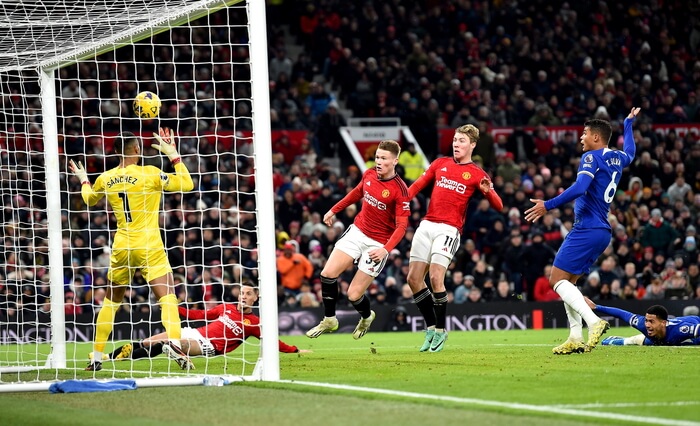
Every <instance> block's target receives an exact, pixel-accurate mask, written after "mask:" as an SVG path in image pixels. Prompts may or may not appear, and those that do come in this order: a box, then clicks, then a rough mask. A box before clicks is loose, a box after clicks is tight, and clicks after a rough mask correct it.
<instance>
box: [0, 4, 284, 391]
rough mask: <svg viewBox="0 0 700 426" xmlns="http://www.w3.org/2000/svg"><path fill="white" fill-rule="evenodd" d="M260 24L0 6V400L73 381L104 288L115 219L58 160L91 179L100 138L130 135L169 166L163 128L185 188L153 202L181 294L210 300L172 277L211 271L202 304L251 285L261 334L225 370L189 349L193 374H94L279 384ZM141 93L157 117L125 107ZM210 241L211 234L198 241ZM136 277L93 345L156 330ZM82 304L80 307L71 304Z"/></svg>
mask: <svg viewBox="0 0 700 426" xmlns="http://www.w3.org/2000/svg"><path fill="white" fill-rule="evenodd" d="M266 34H267V33H266V22H265V3H264V2H260V1H243V0H198V1H190V0H135V1H130V2H121V3H120V2H116V3H115V2H111V1H109V2H108V1H106V0H101V1H86V0H77V1H74V2H70V3H65V2H56V1H55V0H42V1H36V2H26V1H20V0H8V1H3V4H2V5H1V6H0V43H1V44H2V46H3V50H2V52H0V182H3V184H2V185H0V191H1V193H0V202H1V203H2V208H3V211H4V216H3V219H4V221H3V226H4V232H3V238H4V240H3V243H4V255H3V256H2V257H0V280H1V281H2V282H3V284H5V287H4V293H3V294H2V297H0V392H3V391H5V392H7V391H28V390H45V389H48V387H49V386H50V385H51V383H55V382H57V381H61V380H67V379H82V378H88V375H87V374H86V372H84V371H82V370H83V369H84V367H85V365H86V364H87V361H88V358H87V356H88V352H90V351H92V345H91V343H90V342H91V341H92V339H93V337H94V317H93V313H92V310H93V309H95V311H96V310H97V309H99V301H100V300H101V297H103V295H102V292H103V291H104V283H103V282H101V281H100V280H103V278H102V277H103V276H104V272H105V271H106V267H107V265H108V260H106V259H108V258H109V250H110V243H111V238H112V232H113V231H114V224H113V223H110V220H105V218H108V217H110V212H109V208H108V207H107V205H106V204H105V203H104V202H101V203H98V204H97V205H96V206H94V207H87V206H86V205H85V204H84V203H83V202H82V200H81V197H80V184H79V183H78V182H76V180H75V179H76V178H75V177H74V176H73V175H72V174H71V173H70V172H68V167H67V165H68V162H69V160H76V161H82V162H83V164H85V165H86V167H87V170H88V173H89V174H90V178H91V179H92V181H93V182H94V179H95V177H96V176H97V173H98V172H102V171H104V170H106V169H108V168H111V167H114V166H115V165H116V163H115V162H118V160H116V156H115V155H114V154H113V152H112V150H111V146H112V143H113V140H114V136H116V135H117V134H118V133H120V132H122V131H126V130H128V131H132V132H134V133H136V134H137V135H139V136H141V137H142V138H143V142H144V143H143V150H144V158H145V162H146V163H147V164H152V165H155V166H157V167H159V168H161V169H163V170H164V171H170V170H168V169H167V168H168V167H170V165H169V163H168V162H167V161H163V158H162V156H161V155H159V153H158V152H156V151H154V150H151V149H150V148H149V146H150V143H151V142H150V135H151V134H152V133H153V132H154V131H156V132H157V131H158V128H159V127H170V128H173V129H174V131H175V132H176V134H177V138H178V144H179V149H180V153H181V154H182V161H183V162H185V163H186V164H187V165H188V168H189V170H190V173H191V174H192V177H193V179H194V180H195V184H196V186H195V191H194V192H192V193H188V194H166V195H164V196H163V199H162V202H161V212H162V214H161V222H162V223H161V226H162V227H164V228H165V230H164V232H163V234H164V242H165V247H166V250H167V251H168V252H169V254H170V255H171V256H169V257H170V262H171V265H172V267H173V269H174V271H175V272H176V274H177V275H176V276H178V277H180V278H181V280H180V281H184V282H183V283H182V284H181V285H180V287H179V288H180V289H183V293H181V294H184V295H185V297H190V296H191V295H195V299H196V297H198V296H196V295H197V294H198V292H200V291H201V292H203V293H206V294H207V298H209V297H210V296H212V295H211V294H210V293H211V286H209V284H208V283H206V282H204V283H202V282H197V281H195V280H188V278H190V277H189V276H188V270H189V269H191V270H196V271H198V274H199V275H204V274H203V273H202V271H204V270H207V271H208V273H209V272H210V273H212V274H213V275H214V279H215V280H219V281H220V282H218V283H217V285H218V287H217V288H220V294H214V295H213V296H214V297H215V298H219V299H224V298H228V297H229V296H228V294H227V293H226V292H227V291H232V287H234V286H233V283H238V282H240V280H241V279H242V277H250V278H253V282H254V283H256V284H257V285H258V286H259V290H260V302H259V307H258V308H256V309H258V310H259V312H256V313H258V314H259V316H260V318H261V325H260V326H261V329H262V330H263V334H264V336H265V337H266V339H262V340H261V341H258V340H256V339H249V340H246V341H245V342H244V343H243V344H242V345H241V347H240V348H239V349H237V350H236V351H234V352H230V353H228V354H226V355H223V356H222V357H223V359H224V363H223V365H224V370H221V369H220V368H219V366H220V363H218V364H217V363H212V362H210V361H209V360H208V359H206V358H195V359H194V362H195V365H196V366H197V369H196V370H194V371H191V372H183V371H180V370H179V369H178V368H177V365H176V364H175V363H173V362H171V363H168V361H167V359H166V358H165V357H164V356H161V357H158V358H154V359H151V360H146V361H133V362H132V361H120V363H117V362H115V363H114V365H112V363H111V362H109V361H108V362H106V363H105V364H104V369H103V370H102V371H101V372H98V373H96V374H95V375H94V377H95V378H98V379H124V378H133V379H135V380H137V381H138V383H139V386H165V385H192V384H200V383H201V382H202V377H204V375H212V374H214V375H225V376H227V377H228V379H229V381H230V382H233V381H236V380H242V379H246V380H278V379H279V352H278V346H277V340H278V337H277V336H278V329H277V297H276V294H277V288H276V276H275V273H274V266H272V265H273V263H272V262H274V259H275V236H274V207H273V202H274V200H273V196H272V166H271V164H272V161H271V156H272V153H271V146H270V122H269V99H268V96H269V95H268V93H269V89H268V79H267V74H268V70H267V35H266ZM253 75H254V76H255V78H252V76H253ZM142 91H152V92H153V93H155V94H157V96H158V97H159V98H160V100H161V101H162V108H161V109H160V110H159V111H158V116H157V117H155V118H150V115H149V117H148V118H144V119H142V118H140V117H137V116H136V115H135V114H134V113H133V111H132V104H133V99H134V97H135V96H136V94H137V93H139V92H142ZM154 111H155V109H154ZM166 160H167V158H166ZM251 182H254V186H252V185H251V184H250V183H251ZM244 220H246V221H247V222H246V225H244V224H243V222H244ZM251 223H252V225H250V224H251ZM249 225H250V226H249ZM207 230H209V231H207ZM209 233H213V234H214V237H213V240H208V239H207V240H206V241H204V239H205V238H209V237H208V235H209ZM205 234H206V235H207V236H204V235H205ZM212 241H213V243H212ZM253 252H257V253H258V256H259V257H258V258H259V259H260V260H259V261H258V263H256V262H255V261H254V257H252V256H251V253H253ZM212 256H213V257H212ZM251 258H252V259H253V261H252V262H253V263H251ZM218 273H221V275H222V276H220V277H217V274H218ZM138 277H139V276H138V275H137V278H136V279H135V281H134V283H133V284H134V285H133V286H132V288H133V289H134V292H133V293H130V294H129V297H128V303H124V304H123V306H126V307H127V308H125V309H123V310H122V312H120V313H118V314H117V319H116V322H115V328H114V331H113V333H112V337H110V341H109V343H108V345H107V348H106V350H107V351H109V350H111V348H113V347H115V346H117V345H118V344H119V343H118V341H121V342H123V341H127V340H139V339H142V338H145V337H148V336H149V335H152V334H156V333H157V332H159V331H162V326H161V323H160V316H159V313H158V305H157V303H156V302H155V301H154V299H153V296H152V294H151V295H149V292H148V287H147V286H145V285H142V282H141V281H140V279H139V278H138ZM140 283H141V284H140ZM88 293H89V294H90V295H89V296H86V294H88ZM81 297H82V298H84V299H89V301H90V302H89V303H83V304H80V302H78V301H77V299H78V298H81ZM202 297H204V296H202ZM74 299H76V303H77V306H75V307H74V305H73V303H72V301H73V300H74ZM93 300H96V301H97V302H98V304H95V305H93V304H92V301H93ZM210 303H213V302H210ZM80 310H82V311H83V313H82V314H81V313H80V312H79V311H80ZM184 325H187V324H183V326H184ZM159 358H160V359H159ZM214 365H216V367H214ZM217 368H219V370H221V371H218V370H217ZM89 378H92V376H91V377H89Z"/></svg>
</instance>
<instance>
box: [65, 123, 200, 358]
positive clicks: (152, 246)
mask: <svg viewBox="0 0 700 426" xmlns="http://www.w3.org/2000/svg"><path fill="white" fill-rule="evenodd" d="M159 133H160V134H155V133H154V134H153V137H154V138H155V140H156V141H157V142H158V143H155V144H152V145H151V146H152V147H153V148H155V149H157V150H158V151H160V152H162V153H163V154H165V155H167V156H168V158H169V159H170V161H171V162H172V163H173V166H175V173H165V172H163V171H161V170H160V169H159V168H157V167H154V166H140V165H139V160H140V159H141V150H142V148H141V143H140V141H139V138H137V137H136V136H135V135H134V134H133V133H131V132H122V133H120V134H119V136H117V138H116V140H115V144H114V149H115V151H116V152H117V154H119V155H120V156H121V158H120V162H119V166H118V167H115V168H114V169H111V170H107V171H105V172H104V173H102V174H101V175H100V176H98V177H97V180H95V185H94V186H93V185H91V184H90V180H89V179H88V176H87V172H86V171H85V168H84V167H83V165H82V163H80V162H78V164H77V165H76V164H75V163H74V162H73V161H72V160H71V161H70V164H69V168H70V170H71V172H73V173H74V174H75V175H76V176H77V177H78V178H79V179H80V183H81V185H82V187H81V195H82V197H83V201H85V203H86V204H87V205H89V206H94V205H95V204H97V202H98V201H100V200H101V199H102V197H105V196H106V197H107V201H108V202H109V205H110V207H111V208H112V211H113V212H114V216H115V217H116V219H117V232H116V234H115V236H114V242H113V244H112V253H111V256H110V265H109V271H108V272H107V280H108V283H109V286H108V288H107V294H106V296H105V299H104V303H103V305H102V309H100V312H99V314H98V315H97V324H96V327H95V343H94V344H93V351H94V352H93V358H92V360H91V361H90V363H89V364H88V366H87V367H86V368H85V370H87V371H99V370H101V369H102V362H101V360H102V354H103V353H104V349H105V345H106V343H107V339H108V337H109V335H110V333H111V332H112V329H113V327H114V316H115V314H116V312H117V310H118V309H119V305H120V304H121V301H122V299H123V298H124V293H125V291H126V288H127V285H129V284H130V283H131V280H132V278H133V276H134V272H135V271H136V269H140V270H141V273H142V275H143V277H144V278H145V279H146V281H148V283H149V285H150V287H151V289H152V290H153V294H155V295H156V297H157V298H158V302H159V303H160V308H161V320H162V322H163V326H164V327H165V331H166V333H167V335H168V339H169V341H170V343H168V344H166V345H167V346H168V348H167V351H166V349H165V347H164V352H166V353H168V354H170V353H173V354H174V355H175V354H177V356H178V357H182V356H186V355H185V354H184V353H182V350H181V349H180V337H181V336H180V333H181V331H180V317H179V314H178V310H177V298H176V296H175V290H174V288H175V286H174V281H173V272H172V268H171V267H170V263H169V262H168V258H167V256H166V254H165V247H164V246H163V241H162V240H161V236H160V226H159V216H160V202H161V196H162V192H163V191H168V192H187V191H191V190H192V188H194V183H193V182H192V178H191V177H190V172H189V171H188V170H187V167H186V166H185V165H184V164H183V163H182V161H181V159H180V154H178V152H177V148H176V146H175V140H174V139H175V135H174V133H173V131H172V130H169V129H167V128H166V129H163V128H161V129H159Z"/></svg>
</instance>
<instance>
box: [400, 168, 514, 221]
mask: <svg viewBox="0 0 700 426" xmlns="http://www.w3.org/2000/svg"><path fill="white" fill-rule="evenodd" d="M484 177H486V178H489V180H490V179H491V178H490V177H489V176H488V175H487V174H486V172H485V171H483V170H482V169H481V167H479V166H477V165H476V164H474V163H466V164H459V163H456V162H455V160H454V158H452V157H441V158H438V159H436V160H435V161H433V162H432V163H431V164H430V167H428V170H426V171H425V173H423V175H422V176H421V177H419V178H418V179H417V180H416V181H415V182H414V183H413V185H411V188H410V193H411V195H415V194H417V193H418V192H420V191H421V190H422V189H423V188H425V187H426V186H428V184H430V183H431V182H434V183H433V193H432V195H431V196H430V204H429V205H428V213H427V214H426V215H425V217H424V218H423V219H425V220H429V221H431V222H435V223H445V224H448V225H450V226H454V227H455V228H457V229H458V230H459V232H460V233H461V232H462V228H463V226H464V219H465V215H466V211H467V206H468V205H469V199H470V198H471V196H472V194H474V191H480V189H479V182H481V179H483V178H484ZM486 198H487V199H488V200H489V202H490V203H491V206H492V207H493V208H494V209H496V211H500V210H501V209H503V202H502V201H501V198H500V197H499V196H498V194H496V192H495V191H494V190H493V188H492V189H491V190H490V191H489V193H488V194H486Z"/></svg>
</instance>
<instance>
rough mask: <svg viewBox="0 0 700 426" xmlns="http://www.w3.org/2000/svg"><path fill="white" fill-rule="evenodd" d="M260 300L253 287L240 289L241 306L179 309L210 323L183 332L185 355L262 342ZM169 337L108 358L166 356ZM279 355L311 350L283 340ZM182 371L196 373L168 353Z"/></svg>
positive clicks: (118, 351) (121, 350) (162, 336)
mask: <svg viewBox="0 0 700 426" xmlns="http://www.w3.org/2000/svg"><path fill="white" fill-rule="evenodd" d="M257 300H258V289H257V288H255V287H253V286H252V285H251V284H247V283H245V284H243V285H242V286H241V294H240V296H239V299H238V306H236V305H235V304H230V303H222V304H220V305H218V306H216V307H214V308H212V309H208V310H206V311H205V310H201V309H186V308H184V307H179V308H178V310H179V311H180V315H182V316H183V317H185V318H188V319H194V320H208V321H209V322H208V323H207V324H206V325H204V326H202V327H199V328H190V327H183V328H182V338H181V339H180V343H181V346H182V350H183V352H185V354H187V355H189V356H197V355H204V356H214V355H223V354H225V353H228V352H231V351H232V350H234V349H236V348H237V347H239V346H240V345H241V344H242V343H243V341H244V340H245V339H247V338H248V337H250V336H253V337H256V338H258V339H260V318H259V317H258V316H257V315H255V314H254V313H253V305H255V302H257ZM167 342H168V336H167V335H166V334H165V333H160V334H156V335H155V336H151V337H149V338H146V339H143V340H142V341H140V342H132V343H127V344H125V345H123V346H120V347H119V348H117V349H116V350H115V351H114V352H112V353H111V354H110V355H109V357H108V358H106V359H113V360H120V359H139V358H152V357H155V356H158V355H159V354H161V353H164V352H165V353H167V350H168V347H169V346H168V345H164V343H167ZM279 350H280V352H285V353H310V352H311V351H309V350H304V349H301V350H300V349H299V348H297V347H296V346H291V345H288V344H286V343H284V342H283V341H281V340H280V342H279ZM168 356H169V357H171V358H172V359H174V360H175V361H176V362H177V363H178V365H179V366H180V368H182V369H183V370H192V369H194V364H193V363H192V362H191V361H190V360H189V358H188V357H187V356H181V357H176V356H175V355H174V354H171V353H168Z"/></svg>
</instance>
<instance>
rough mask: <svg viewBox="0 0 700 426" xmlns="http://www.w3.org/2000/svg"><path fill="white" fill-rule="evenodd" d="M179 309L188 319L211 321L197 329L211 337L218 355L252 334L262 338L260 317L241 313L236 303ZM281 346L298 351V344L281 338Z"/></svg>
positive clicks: (180, 307) (208, 337) (235, 346)
mask: <svg viewBox="0 0 700 426" xmlns="http://www.w3.org/2000/svg"><path fill="white" fill-rule="evenodd" d="M178 311H179V312H180V315H182V316H183V317H185V318H188V319H195V320H201V319H205V320H208V321H210V322H208V323H207V325H205V326H202V327H199V328H198V329H197V331H199V332H200V333H201V334H202V336H204V337H206V338H207V339H209V341H210V342H211V344H212V345H213V346H214V349H215V350H216V354H217V355H221V354H225V353H227V352H231V351H232V350H234V349H236V348H237V347H239V346H240V345H241V344H242V343H243V340H245V339H247V338H248V337H250V336H253V337H257V338H258V339H260V318H259V317H258V316H257V315H255V314H252V313H250V314H244V313H241V311H239V310H238V308H237V307H236V305H234V304H231V303H222V304H221V305H218V306H216V307H214V308H212V309H208V310H206V311H203V310H201V309H186V308H184V307H182V306H179V307H178ZM279 348H280V352H286V353H291V352H297V347H296V346H291V345H288V344H286V343H284V342H283V341H281V340H280V341H279Z"/></svg>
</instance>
